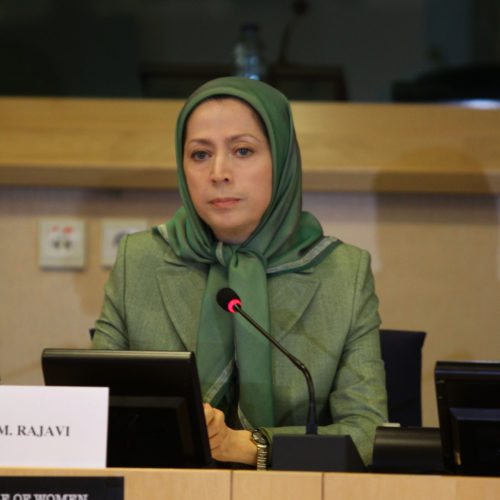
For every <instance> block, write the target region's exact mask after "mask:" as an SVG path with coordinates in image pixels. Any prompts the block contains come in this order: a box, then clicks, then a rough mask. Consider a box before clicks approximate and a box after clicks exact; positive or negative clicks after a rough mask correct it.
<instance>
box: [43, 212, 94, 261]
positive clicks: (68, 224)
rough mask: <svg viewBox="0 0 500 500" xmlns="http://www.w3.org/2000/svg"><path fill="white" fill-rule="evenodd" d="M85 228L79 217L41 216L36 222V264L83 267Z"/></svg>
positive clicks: (85, 239)
mask: <svg viewBox="0 0 500 500" xmlns="http://www.w3.org/2000/svg"><path fill="white" fill-rule="evenodd" d="M86 233H87V228H86V224H85V222H84V221H83V220H81V219H74V218H62V217H54V218H43V219H40V221H39V223H38V264H39V266H40V267H42V268H47V269H83V268H84V267H85V264H86V258H87V234H86Z"/></svg>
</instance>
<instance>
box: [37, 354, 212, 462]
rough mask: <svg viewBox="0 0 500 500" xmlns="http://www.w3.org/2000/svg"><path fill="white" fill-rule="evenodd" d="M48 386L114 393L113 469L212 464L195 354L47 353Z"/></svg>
mask: <svg viewBox="0 0 500 500" xmlns="http://www.w3.org/2000/svg"><path fill="white" fill-rule="evenodd" d="M42 368H43V374H44V379H45V384H46V385H57V386H87V387H89V386H90V387H96V386H98V387H109V389H110V401H109V425H108V448H107V450H108V454H107V465H108V467H184V468H186V467H207V466H210V465H211V464H212V460H211V457H210V447H209V442H208V436H207V431H206V426H205V418H204V414H203V406H202V399H201V390H200V383H199V379H198V372H197V369H196V362H195V356H194V354H193V353H192V352H171V351H112V350H92V349H45V350H44V351H43V353H42Z"/></svg>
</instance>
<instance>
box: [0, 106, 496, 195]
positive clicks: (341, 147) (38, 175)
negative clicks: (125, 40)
mask: <svg viewBox="0 0 500 500" xmlns="http://www.w3.org/2000/svg"><path fill="white" fill-rule="evenodd" d="M181 106H182V101H178V100H134V99H130V100H125V99H66V98H12V97H3V98H0V185H3V186H66V187H97V188H124V189H127V188H139V189H142V188H146V189H150V188H152V189H157V188H161V189H174V188H175V187H176V173H175V154H174V144H173V133H174V127H175V119H176V116H177V113H178V111H179V109H180V108H181ZM292 107H293V112H294V116H295V124H296V130H297V135H298V138H299V142H300V146H301V151H302V159H303V169H304V189H305V190H311V191H360V192H388V193H407V192H415V193H463V194H468V193H473V194H492V193H494V194H499V193H500V110H499V109H496V110H474V109H465V108H459V107H451V106H442V105H441V106H440V105H421V104H418V105H402V104H355V103H332V102H328V103H327V102H325V103H318V102H314V103H312V102H295V103H293V104H292Z"/></svg>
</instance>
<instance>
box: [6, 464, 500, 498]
mask: <svg viewBox="0 0 500 500" xmlns="http://www.w3.org/2000/svg"><path fill="white" fill-rule="evenodd" d="M22 475H25V476H29V475H31V476H58V475H60V476H123V477H124V478H125V500H160V499H161V500H169V499H175V500H191V499H193V500H255V499H257V500H295V499H296V500H299V499H300V500H343V499H348V500H392V499H394V500H423V499H425V500H432V499H439V500H476V499H480V500H498V499H499V498H500V478H491V477H487V478H478V477H453V476H417V475H395V474H346V473H321V472H279V471H265V472H256V471H228V470H182V469H28V468H26V469H24V468H8V467H6V468H0V476H22Z"/></svg>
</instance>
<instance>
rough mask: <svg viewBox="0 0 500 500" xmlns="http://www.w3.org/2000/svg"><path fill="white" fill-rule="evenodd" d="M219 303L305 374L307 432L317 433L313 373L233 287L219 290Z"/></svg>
mask: <svg viewBox="0 0 500 500" xmlns="http://www.w3.org/2000/svg"><path fill="white" fill-rule="evenodd" d="M217 303H218V304H219V306H221V307H222V309H224V310H225V311H229V312H230V313H233V314H235V313H238V314H241V315H242V316H243V317H244V318H245V319H246V320H247V321H248V322H249V323H250V324H252V325H253V326H254V327H255V328H256V329H257V330H258V331H259V332H260V333H261V334H262V335H264V337H266V338H267V339H268V340H269V341H270V342H271V343H272V344H273V345H274V346H275V347H277V348H278V349H279V350H280V351H281V352H282V353H283V354H284V355H285V356H286V357H287V358H288V359H289V360H290V361H291V362H292V363H293V364H294V365H295V366H296V367H297V368H298V369H299V370H300V371H301V372H302V373H303V374H304V377H305V379H306V383H307V390H308V392H309V410H308V414H307V424H306V434H317V433H318V424H317V417H316V400H315V396H314V384H313V381H312V377H311V374H310V373H309V370H308V369H307V367H306V365H304V363H302V361H300V360H298V359H297V358H296V357H295V356H294V355H293V354H290V353H289V352H288V351H287V350H286V349H285V348H284V347H283V346H282V345H281V344H280V343H279V342H278V341H277V340H276V339H274V338H273V337H271V335H269V333H267V332H266V331H265V330H264V329H263V328H262V327H261V326H260V325H259V324H258V323H257V322H256V321H255V320H254V319H253V318H252V317H250V316H249V315H248V314H247V313H246V312H245V311H244V310H243V308H242V304H241V300H240V298H239V297H238V294H237V293H236V292H235V291H234V290H233V289H232V288H221V289H220V290H219V291H218V292H217Z"/></svg>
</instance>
